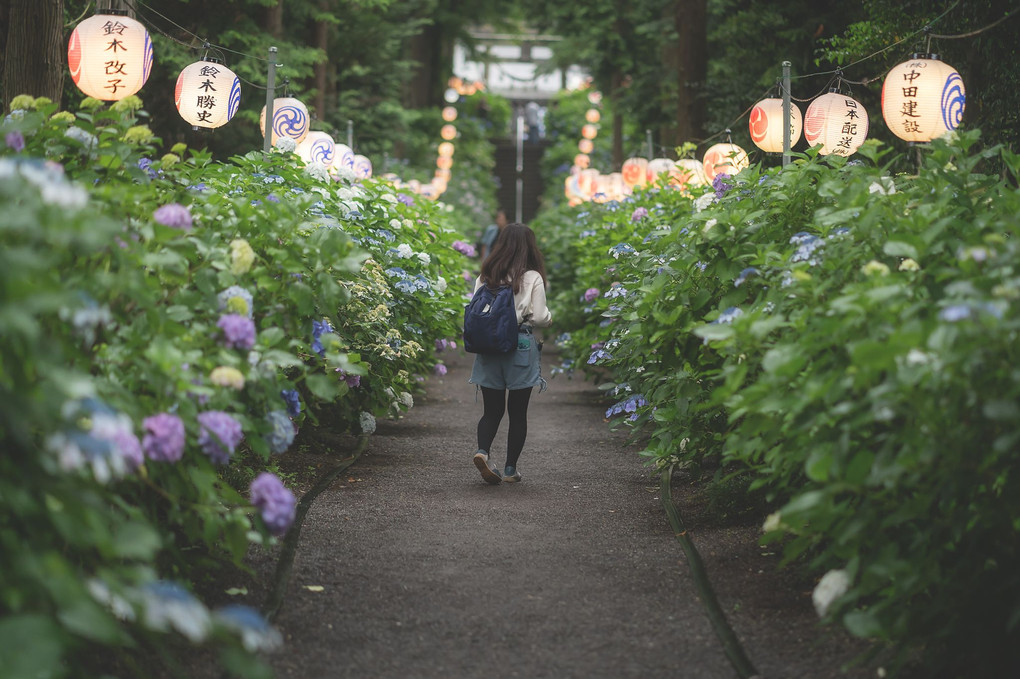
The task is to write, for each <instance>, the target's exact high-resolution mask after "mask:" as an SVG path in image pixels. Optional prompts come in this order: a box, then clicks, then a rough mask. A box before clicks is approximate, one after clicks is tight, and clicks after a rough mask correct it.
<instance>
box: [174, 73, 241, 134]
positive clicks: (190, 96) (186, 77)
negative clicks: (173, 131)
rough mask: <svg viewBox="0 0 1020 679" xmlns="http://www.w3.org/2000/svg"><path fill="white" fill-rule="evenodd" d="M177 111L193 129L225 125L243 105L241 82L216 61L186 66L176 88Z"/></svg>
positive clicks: (178, 78) (178, 77) (175, 101)
mask: <svg viewBox="0 0 1020 679" xmlns="http://www.w3.org/2000/svg"><path fill="white" fill-rule="evenodd" d="M174 103H175V104H176V105H177V112H178V113H180V114H181V117H182V118H184V120H186V121H187V122H188V123H189V124H191V125H192V126H193V127H196V128H198V127H205V128H216V127H220V126H222V125H226V124H227V123H228V122H230V119H231V118H233V117H234V114H235V113H237V109H238V108H239V107H240V106H241V81H240V79H239V78H238V77H237V76H236V75H235V74H234V72H233V71H231V70H230V69H229V68H227V67H226V66H224V65H223V64H219V63H216V62H215V61H205V60H203V61H199V62H196V63H194V64H191V65H190V66H185V67H184V70H183V71H181V74H180V75H179V76H177V86H176V87H175V88H174Z"/></svg>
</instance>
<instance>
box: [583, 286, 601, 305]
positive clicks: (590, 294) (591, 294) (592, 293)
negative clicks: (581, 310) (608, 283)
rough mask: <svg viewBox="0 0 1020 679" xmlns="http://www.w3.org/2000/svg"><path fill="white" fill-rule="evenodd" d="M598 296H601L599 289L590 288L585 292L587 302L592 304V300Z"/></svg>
mask: <svg viewBox="0 0 1020 679" xmlns="http://www.w3.org/2000/svg"><path fill="white" fill-rule="evenodd" d="M598 296H599V289H598V288H588V289H587V290H585V291H584V301H585V302H591V301H592V300H594V299H596V298H598Z"/></svg>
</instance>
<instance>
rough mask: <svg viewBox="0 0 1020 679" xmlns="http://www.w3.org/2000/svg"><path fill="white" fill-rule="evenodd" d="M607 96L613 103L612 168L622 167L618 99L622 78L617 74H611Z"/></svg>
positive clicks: (620, 117)
mask: <svg viewBox="0 0 1020 679" xmlns="http://www.w3.org/2000/svg"><path fill="white" fill-rule="evenodd" d="M610 90H611V91H610V93H609V96H610V98H611V100H612V102H613V167H621V166H622V165H623V107H622V106H620V98H621V97H622V96H623V77H621V75H620V73H619V72H616V73H613V80H612V85H611V87H610Z"/></svg>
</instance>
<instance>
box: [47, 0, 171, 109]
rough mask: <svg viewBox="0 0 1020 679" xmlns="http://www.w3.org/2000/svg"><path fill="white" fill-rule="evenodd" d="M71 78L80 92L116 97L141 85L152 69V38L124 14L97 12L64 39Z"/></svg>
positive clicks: (119, 97)
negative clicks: (66, 39) (65, 40)
mask: <svg viewBox="0 0 1020 679" xmlns="http://www.w3.org/2000/svg"><path fill="white" fill-rule="evenodd" d="M67 65H68V68H70V70H71V79H72V80H73V81H74V84H75V85H77V86H78V89H80V90H81V91H82V92H84V93H85V94H86V95H88V96H90V97H95V98H96V99H101V100H103V101H117V100H119V99H123V98H124V97H126V96H128V95H131V94H134V93H135V92H137V91H138V90H140V89H142V85H144V84H145V81H146V80H148V79H149V74H150V73H151V72H152V38H151V37H149V32H148V31H147V30H145V26H143V25H142V24H140V23H139V22H137V21H135V20H134V19H131V18H129V17H126V16H120V15H116V14H96V15H95V16H92V17H89V18H88V19H85V20H84V21H82V22H81V23H80V24H78V25H77V26H75V28H74V30H73V31H71V37H70V39H69V40H68V41H67Z"/></svg>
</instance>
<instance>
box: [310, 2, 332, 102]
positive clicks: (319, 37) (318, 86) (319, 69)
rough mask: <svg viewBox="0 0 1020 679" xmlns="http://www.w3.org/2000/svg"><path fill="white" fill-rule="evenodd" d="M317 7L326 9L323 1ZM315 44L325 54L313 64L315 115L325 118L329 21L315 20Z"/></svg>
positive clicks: (322, 9)
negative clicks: (324, 57)
mask: <svg viewBox="0 0 1020 679" xmlns="http://www.w3.org/2000/svg"><path fill="white" fill-rule="evenodd" d="M319 9H320V10H321V11H323V12H325V11H326V7H325V4H324V3H320V4H319ZM315 46H316V47H317V48H319V49H320V50H322V53H323V54H325V55H327V58H326V59H325V60H323V61H320V62H319V63H317V64H315V101H314V102H313V106H314V108H315V116H316V117H317V118H318V119H319V120H325V119H326V67H327V66H328V65H329V59H328V55H329V23H328V22H326V21H317V22H315Z"/></svg>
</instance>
